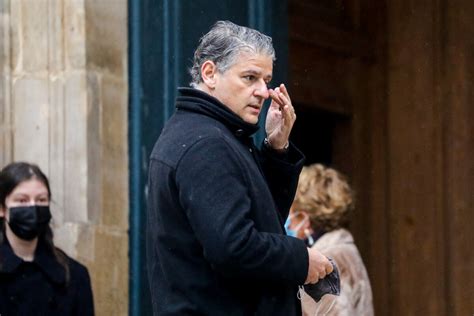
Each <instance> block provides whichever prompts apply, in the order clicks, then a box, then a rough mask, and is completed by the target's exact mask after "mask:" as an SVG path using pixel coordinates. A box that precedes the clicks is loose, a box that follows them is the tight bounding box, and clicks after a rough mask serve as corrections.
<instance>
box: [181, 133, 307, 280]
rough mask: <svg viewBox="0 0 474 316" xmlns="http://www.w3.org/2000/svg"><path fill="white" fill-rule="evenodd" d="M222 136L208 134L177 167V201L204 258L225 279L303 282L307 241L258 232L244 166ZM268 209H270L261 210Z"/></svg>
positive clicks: (305, 269) (305, 271) (305, 273)
mask: <svg viewBox="0 0 474 316" xmlns="http://www.w3.org/2000/svg"><path fill="white" fill-rule="evenodd" d="M237 156H238V154H237V153H236V152H233V150H232V149H231V146H229V145H228V144H227V143H226V142H225V141H224V140H222V139H220V138H207V139H203V140H201V141H200V142H199V143H197V144H195V145H194V146H193V147H192V148H190V149H189V150H188V152H187V153H186V155H185V156H184V157H183V158H182V160H181V161H180V163H179V165H178V168H177V170H176V183H177V186H178V190H179V200H180V203H181V205H182V207H183V208H184V210H185V212H186V214H187V217H188V219H189V222H190V225H191V226H192V228H193V230H194V232H195V234H196V237H197V239H198V240H199V242H200V243H201V244H202V247H203V252H204V256H205V257H206V259H207V260H208V261H209V262H210V263H211V265H212V266H213V267H214V268H215V269H216V270H217V271H219V272H220V273H221V274H223V275H225V276H227V277H236V278H238V277H245V278H255V279H263V280H268V281H282V282H288V283H291V284H303V283H304V281H305V279H306V276H307V271H308V252H307V249H306V246H305V244H304V242H303V241H301V240H298V239H296V238H291V237H288V236H285V235H281V234H277V233H268V232H261V231H258V230H257V229H256V227H255V225H254V222H253V220H252V218H251V216H250V215H251V214H250V213H251V211H253V212H255V211H260V210H252V209H251V208H252V207H254V205H252V203H251V198H250V196H249V192H248V183H247V181H248V179H246V178H245V176H244V174H245V170H243V168H244V166H243V165H242V163H241V162H240V161H239V159H238V158H237ZM261 211H262V212H266V210H261Z"/></svg>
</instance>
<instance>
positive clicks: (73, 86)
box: [64, 71, 88, 222]
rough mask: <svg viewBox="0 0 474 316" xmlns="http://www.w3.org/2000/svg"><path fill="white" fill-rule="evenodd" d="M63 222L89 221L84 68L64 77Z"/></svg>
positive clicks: (86, 109)
mask: <svg viewBox="0 0 474 316" xmlns="http://www.w3.org/2000/svg"><path fill="white" fill-rule="evenodd" d="M64 104H65V109H64V111H65V113H64V143H65V146H64V163H65V166H64V168H65V172H64V194H65V197H66V202H65V209H64V221H70V222H87V221H88V214H87V205H88V204H87V200H88V196H87V185H88V170H87V167H88V166H87V128H88V126H87V115H88V113H87V111H88V107H87V91H86V74H85V72H84V71H76V72H71V73H70V74H69V75H68V76H67V77H66V78H65V95H64Z"/></svg>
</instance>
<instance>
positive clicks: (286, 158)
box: [260, 142, 305, 221]
mask: <svg viewBox="0 0 474 316" xmlns="http://www.w3.org/2000/svg"><path fill="white" fill-rule="evenodd" d="M261 148H262V150H261V161H260V163H261V165H262V169H263V172H264V174H265V178H266V179H267V183H268V186H269V188H270V191H271V192H272V195H273V199H274V200H275V203H276V205H277V208H278V212H279V213H280V216H281V219H282V220H283V221H285V220H286V218H287V217H288V213H289V211H290V207H291V204H292V203H293V199H294V198H295V193H296V188H297V186H298V178H299V175H300V173H301V169H302V168H303V163H304V160H305V157H304V155H303V153H302V152H301V151H299V150H298V148H297V147H296V146H294V145H293V144H292V143H291V142H290V147H289V148H288V152H287V153H284V154H278V153H276V152H275V151H273V150H271V149H269V148H267V147H266V146H265V145H262V147H261Z"/></svg>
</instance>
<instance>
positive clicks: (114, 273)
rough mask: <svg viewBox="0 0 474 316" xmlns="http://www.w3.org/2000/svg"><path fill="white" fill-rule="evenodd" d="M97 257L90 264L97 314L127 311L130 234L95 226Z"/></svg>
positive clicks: (122, 313)
mask: <svg viewBox="0 0 474 316" xmlns="http://www.w3.org/2000/svg"><path fill="white" fill-rule="evenodd" d="M95 251H96V255H95V260H94V262H93V263H91V264H90V265H89V267H90V270H89V271H90V272H91V278H92V284H93V290H94V298H95V307H96V311H95V312H96V315H128V276H129V271H128V234H127V232H126V231H124V230H113V229H107V228H104V227H99V228H97V229H96V233H95Z"/></svg>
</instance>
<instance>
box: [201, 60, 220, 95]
mask: <svg viewBox="0 0 474 316" xmlns="http://www.w3.org/2000/svg"><path fill="white" fill-rule="evenodd" d="M216 75H217V66H216V64H214V62H213V61H211V60H206V61H205V62H204V63H203V64H202V66H201V76H202V81H203V82H204V84H205V85H206V86H207V87H208V88H209V89H210V90H214V88H215V87H216Z"/></svg>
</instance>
